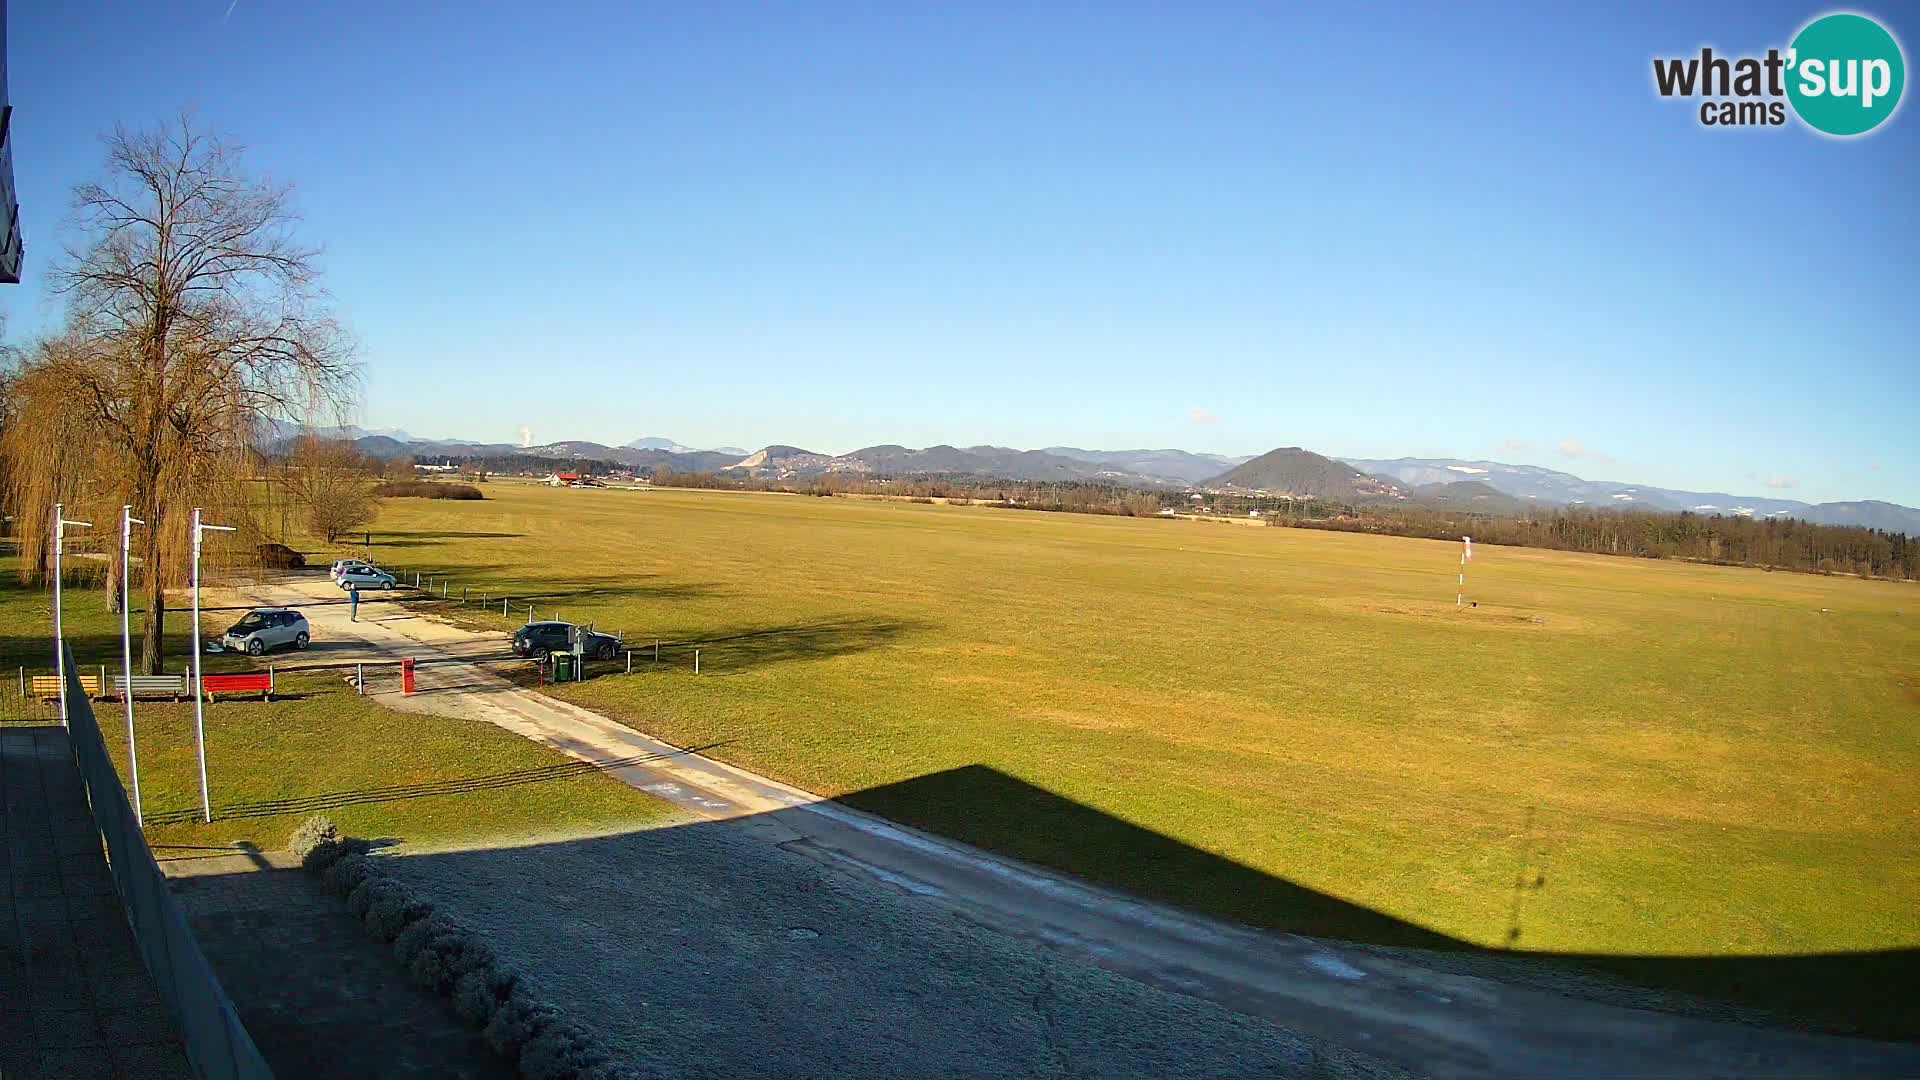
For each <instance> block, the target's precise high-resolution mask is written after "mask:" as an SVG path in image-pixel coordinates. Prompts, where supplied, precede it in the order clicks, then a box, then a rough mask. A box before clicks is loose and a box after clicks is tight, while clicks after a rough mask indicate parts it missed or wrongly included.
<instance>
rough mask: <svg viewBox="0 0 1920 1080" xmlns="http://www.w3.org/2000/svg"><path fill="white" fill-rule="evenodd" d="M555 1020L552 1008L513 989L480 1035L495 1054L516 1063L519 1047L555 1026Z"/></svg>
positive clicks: (556, 1018)
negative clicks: (550, 1024)
mask: <svg viewBox="0 0 1920 1080" xmlns="http://www.w3.org/2000/svg"><path fill="white" fill-rule="evenodd" d="M559 1020H560V1014H559V1013H557V1012H555V1011H554V1009H553V1006H551V1005H547V1004H545V1003H543V1002H538V1001H535V1000H533V998H531V997H529V996H528V995H527V994H526V993H525V992H524V991H522V990H521V989H520V988H518V987H515V988H514V990H513V992H512V993H511V994H509V995H508V996H507V999H506V1000H505V1001H502V1002H501V1003H500V1006H499V1008H496V1009H495V1010H493V1019H491V1020H489V1021H487V1026H486V1029H485V1030H484V1031H483V1032H482V1033H481V1034H482V1035H484V1036H485V1037H486V1040H487V1045H489V1046H491V1047H493V1050H494V1052H495V1053H497V1054H499V1055H500V1056H501V1057H503V1058H506V1059H507V1060H508V1061H518V1060H520V1051H521V1048H522V1047H524V1046H526V1045H527V1043H528V1042H529V1041H530V1040H532V1038H533V1037H534V1035H535V1034H536V1033H537V1032H538V1031H539V1030H540V1029H541V1028H542V1027H545V1026H546V1025H547V1024H549V1023H558V1022H559Z"/></svg>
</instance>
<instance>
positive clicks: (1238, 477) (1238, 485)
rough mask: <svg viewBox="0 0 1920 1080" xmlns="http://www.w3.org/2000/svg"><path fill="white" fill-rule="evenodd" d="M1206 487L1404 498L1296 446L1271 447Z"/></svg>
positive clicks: (1338, 498) (1336, 497) (1353, 498)
mask: <svg viewBox="0 0 1920 1080" xmlns="http://www.w3.org/2000/svg"><path fill="white" fill-rule="evenodd" d="M1204 486H1206V487H1213V488H1227V489H1232V490H1236V491H1255V492H1264V493H1266V494H1269V495H1291V496H1293V497H1295V498H1302V499H1328V500H1332V501H1334V502H1366V501H1372V500H1379V499H1395V498H1402V497H1404V493H1403V492H1402V491H1401V489H1400V487H1399V486H1398V485H1396V484H1393V483H1391V482H1389V481H1386V480H1382V479H1380V478H1379V477H1376V476H1372V475H1369V474H1367V473H1364V472H1361V471H1360V470H1359V469H1356V468H1354V467H1353V466H1351V465H1348V464H1346V463H1344V462H1340V461H1335V460H1333V459H1332V458H1328V457H1322V456H1320V455H1319V454H1316V453H1314V452H1313V451H1311V450H1302V449H1301V448H1299V447H1297V446H1283V447H1281V448H1280V449H1278V450H1269V451H1267V452H1266V453H1264V454H1261V455H1260V456H1259V457H1257V458H1253V459H1252V460H1250V461H1246V462H1243V463H1241V464H1239V465H1236V466H1234V467H1233V468H1231V469H1229V470H1227V471H1226V472H1224V473H1221V474H1220V475H1218V476H1215V477H1214V478H1213V479H1211V480H1208V481H1207V482H1206V484H1205V485H1204Z"/></svg>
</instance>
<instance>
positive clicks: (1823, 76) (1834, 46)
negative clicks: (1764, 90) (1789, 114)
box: [1787, 14, 1907, 136]
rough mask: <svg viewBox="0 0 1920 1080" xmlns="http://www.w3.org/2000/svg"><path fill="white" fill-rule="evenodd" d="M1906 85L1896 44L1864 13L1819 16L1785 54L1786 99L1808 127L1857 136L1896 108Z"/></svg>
mask: <svg viewBox="0 0 1920 1080" xmlns="http://www.w3.org/2000/svg"><path fill="white" fill-rule="evenodd" d="M1906 85H1907V64H1906V59H1905V58H1904V57H1903V56H1902V55H1901V53H1900V43H1899V42H1897V41H1895V40H1893V35H1892V34H1889V33H1887V31H1886V29H1885V28H1883V27H1882V26H1881V25H1880V24H1879V23H1877V22H1874V21H1873V20H1872V19H1869V18H1867V17H1866V16H1865V15H1853V14H1840V15H1823V16H1821V17H1820V18H1818V19H1815V20H1813V21H1812V22H1810V23H1808V24H1807V26H1806V29H1804V30H1802V31H1800V33H1799V35H1798V36H1797V37H1795V38H1794V39H1793V45H1792V47H1791V48H1790V49H1788V51H1787V98H1788V100H1790V101H1792V102H1793V111H1794V112H1796V113H1799V114H1800V119H1802V120H1805V121H1806V122H1807V124H1808V126H1810V127H1812V128H1813V129H1814V130H1816V131H1824V132H1826V133H1827V134H1829V135H1842V136H1845V135H1861V134H1864V133H1866V132H1869V131H1872V130H1873V129H1874V128H1876V127H1879V126H1880V124H1881V123H1882V122H1883V121H1885V120H1886V118H1887V117H1889V116H1892V115H1893V111H1894V110H1895V109H1896V108H1899V106H1900V91H1902V90H1904V89H1905V88H1906Z"/></svg>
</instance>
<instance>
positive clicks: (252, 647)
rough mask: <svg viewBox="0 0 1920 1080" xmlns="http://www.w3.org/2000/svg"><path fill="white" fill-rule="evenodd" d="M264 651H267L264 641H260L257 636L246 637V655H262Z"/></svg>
mask: <svg viewBox="0 0 1920 1080" xmlns="http://www.w3.org/2000/svg"><path fill="white" fill-rule="evenodd" d="M266 651H267V643H266V642H264V641H261V640H260V639H259V638H248V639H247V655H248V656H261V655H264V654H265V653H266Z"/></svg>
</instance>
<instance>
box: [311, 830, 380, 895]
mask: <svg viewBox="0 0 1920 1080" xmlns="http://www.w3.org/2000/svg"><path fill="white" fill-rule="evenodd" d="M348 843H350V844H358V845H360V846H361V848H362V850H359V851H348V852H347V853H346V854H344V855H341V856H340V857H339V858H337V859H335V860H334V861H333V865H331V866H329V867H327V868H326V870H325V871H323V872H322V874H321V877H320V880H321V881H323V882H325V883H326V886H327V888H329V889H332V890H333V893H334V895H335V896H338V897H340V898H342V899H345V898H346V897H347V896H348V895H349V894H351V893H352V892H353V890H354V889H355V888H357V887H359V885H360V883H361V882H363V881H365V880H367V875H368V874H369V873H371V872H372V867H371V866H370V865H369V864H368V860H367V855H366V852H365V850H364V847H365V844H366V841H364V840H353V841H349V842H348Z"/></svg>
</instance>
